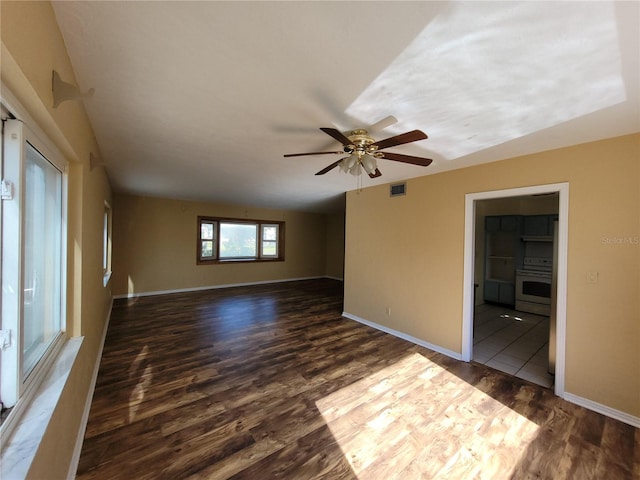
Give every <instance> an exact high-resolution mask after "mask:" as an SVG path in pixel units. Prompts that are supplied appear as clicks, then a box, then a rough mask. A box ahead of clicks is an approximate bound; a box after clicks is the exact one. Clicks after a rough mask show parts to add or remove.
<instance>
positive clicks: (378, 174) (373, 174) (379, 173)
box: [369, 168, 382, 178]
mask: <svg viewBox="0 0 640 480" xmlns="http://www.w3.org/2000/svg"><path fill="white" fill-rule="evenodd" d="M381 175H382V172H380V170H378V169H377V168H376V171H375V172H373V173H370V174H369V177H371V178H378V177H379V176H381Z"/></svg>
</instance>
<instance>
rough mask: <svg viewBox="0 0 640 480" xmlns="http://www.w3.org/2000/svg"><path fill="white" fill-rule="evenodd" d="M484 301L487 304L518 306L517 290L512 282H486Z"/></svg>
mask: <svg viewBox="0 0 640 480" xmlns="http://www.w3.org/2000/svg"><path fill="white" fill-rule="evenodd" d="M484 300H485V301H486V302H495V303H502V304H505V305H515V304H516V288H515V285H514V284H513V283H512V282H500V281H495V280H485V282H484Z"/></svg>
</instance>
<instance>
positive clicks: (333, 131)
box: [320, 128, 351, 147]
mask: <svg viewBox="0 0 640 480" xmlns="http://www.w3.org/2000/svg"><path fill="white" fill-rule="evenodd" d="M320 130H322V131H323V132H324V133H326V134H327V135H330V136H332V137H333V138H335V139H336V140H337V141H339V142H340V143H341V144H342V145H344V146H345V147H347V146H349V145H351V140H349V139H348V138H347V137H345V136H344V135H343V134H342V132H340V130H336V129H335V128H321V129H320Z"/></svg>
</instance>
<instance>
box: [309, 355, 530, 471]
mask: <svg viewBox="0 0 640 480" xmlns="http://www.w3.org/2000/svg"><path fill="white" fill-rule="evenodd" d="M482 388H483V386H482V382H480V384H479V385H478V388H476V387H473V386H471V385H469V384H468V383H466V382H465V381H463V380H461V379H460V378H458V377H457V376H455V375H454V374H452V373H450V372H448V371H447V370H445V369H443V368H442V367H440V366H439V365H437V364H435V363H433V362H432V361H430V360H428V359H427V358H425V357H423V356H422V355H420V354H418V353H414V354H411V355H408V356H406V357H405V358H403V359H401V360H400V361H398V362H397V363H395V364H394V365H392V366H389V367H387V368H384V369H382V370H380V371H378V372H376V373H374V374H372V375H370V376H369V377H367V378H364V379H362V380H360V381H358V382H356V383H354V384H352V385H350V386H348V387H346V388H343V389H341V390H339V391H337V392H334V393H332V394H330V395H328V396H326V397H324V398H322V399H321V400H319V401H317V402H316V406H317V408H318V409H319V411H320V413H321V414H322V416H323V418H324V420H325V421H326V423H327V425H328V427H329V429H330V430H331V433H332V435H333V436H334V438H335V440H336V442H337V443H338V444H339V446H340V448H341V449H342V452H343V453H344V456H345V458H346V459H347V461H348V462H349V464H350V466H351V468H352V470H353V472H354V473H355V474H356V475H357V476H358V477H359V478H361V479H365V478H367V479H371V478H381V479H382V478H384V479H391V478H456V479H459V478H476V477H481V478H498V477H508V476H509V474H510V473H511V472H512V471H513V469H514V468H515V467H516V465H517V464H518V461H519V460H520V457H521V455H523V454H524V452H525V451H526V447H527V445H528V444H529V443H530V442H531V441H532V440H533V439H534V438H535V436H536V433H537V431H538V426H537V425H536V424H535V423H533V422H531V421H529V420H528V419H527V418H525V417H523V416H522V415H520V414H518V413H517V412H515V411H513V410H511V409H510V408H508V407H506V406H505V405H503V404H502V403H500V402H499V401H498V400H495V399H494V398H492V397H490V396H489V395H487V394H486V393H484V392H483V391H482ZM521 397H522V398H521V401H523V402H526V401H528V400H529V398H527V392H526V391H525V392H523V393H522V394H521ZM497 447H499V448H497ZM496 451H499V452H500V454H495V452H496Z"/></svg>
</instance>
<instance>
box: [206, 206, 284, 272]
mask: <svg viewBox="0 0 640 480" xmlns="http://www.w3.org/2000/svg"><path fill="white" fill-rule="evenodd" d="M203 223H211V224H213V240H212V241H213V255H212V256H210V257H209V256H207V257H203V256H202V244H203V242H205V241H210V239H205V238H202V224H203ZM223 223H227V224H228V223H231V224H238V225H253V226H255V227H256V255H255V256H251V257H228V258H220V251H221V249H220V241H221V235H220V224H223ZM266 226H269V227H272V226H275V227H277V229H278V232H277V236H276V237H277V238H276V240H275V241H274V242H275V243H276V252H277V253H276V255H265V254H264V251H263V250H264V248H263V243H264V240H263V230H264V227H266ZM197 227H198V231H197V244H196V245H197V246H196V263H197V264H198V265H218V264H232V263H243V262H249V263H251V262H283V261H284V253H285V251H284V238H285V222H281V221H273V220H252V219H246V218H228V217H209V216H198V222H197Z"/></svg>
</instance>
